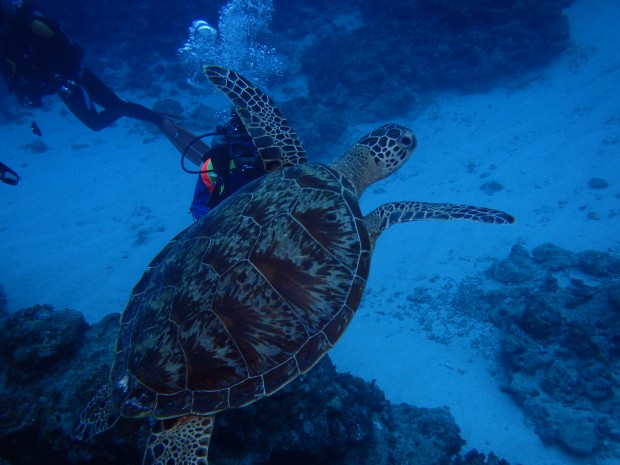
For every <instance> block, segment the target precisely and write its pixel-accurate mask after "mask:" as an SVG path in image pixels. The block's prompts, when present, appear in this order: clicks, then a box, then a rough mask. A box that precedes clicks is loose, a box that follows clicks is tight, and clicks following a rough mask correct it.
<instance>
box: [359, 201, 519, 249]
mask: <svg viewBox="0 0 620 465" xmlns="http://www.w3.org/2000/svg"><path fill="white" fill-rule="evenodd" d="M424 220H470V221H480V222H482V223H490V224H512V223H514V222H515V218H514V217H513V216H512V215H510V214H509V213H506V212H503V211H500V210H494V209H492V208H485V207H474V206H472V205H453V204H449V203H427V202H390V203H386V204H383V205H381V206H380V207H377V208H376V209H374V210H373V211H371V212H370V213H369V214H368V215H366V216H365V217H364V222H365V223H366V226H367V227H368V230H369V232H370V237H371V238H372V240H373V241H374V240H376V239H377V237H379V235H380V234H381V233H382V232H383V231H384V230H386V229H387V228H389V227H390V226H392V225H393V224H399V223H406V222H408V221H424Z"/></svg>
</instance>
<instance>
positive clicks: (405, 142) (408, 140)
mask: <svg viewBox="0 0 620 465" xmlns="http://www.w3.org/2000/svg"><path fill="white" fill-rule="evenodd" d="M401 142H402V143H403V144H404V145H406V146H409V145H411V138H410V137H407V136H405V137H403V138H402V139H401Z"/></svg>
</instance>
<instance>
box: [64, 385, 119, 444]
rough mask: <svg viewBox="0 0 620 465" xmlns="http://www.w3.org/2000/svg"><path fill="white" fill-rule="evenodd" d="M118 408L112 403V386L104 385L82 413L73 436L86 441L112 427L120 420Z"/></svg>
mask: <svg viewBox="0 0 620 465" xmlns="http://www.w3.org/2000/svg"><path fill="white" fill-rule="evenodd" d="M118 418H119V414H118V410H117V409H116V408H114V406H113V405H112V398H111V395H110V386H109V385H108V384H105V385H103V386H102V387H101V388H100V389H99V390H98V391H97V392H96V394H95V396H94V397H93V398H92V400H91V401H90V402H89V403H88V405H86V408H84V410H83V411H82V413H81V414H80V417H79V418H78V420H77V422H76V424H75V427H74V428H73V437H75V438H76V439H79V440H80V441H84V440H86V439H90V438H92V437H93V436H95V435H97V434H99V433H101V432H103V431H106V430H108V429H110V428H112V427H113V426H114V425H115V424H116V422H117V421H118Z"/></svg>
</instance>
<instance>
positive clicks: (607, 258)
mask: <svg viewBox="0 0 620 465" xmlns="http://www.w3.org/2000/svg"><path fill="white" fill-rule="evenodd" d="M577 262H578V266H579V269H580V270H581V271H582V272H584V273H585V274H589V275H591V276H610V275H618V274H620V259H618V258H616V257H612V256H611V255H609V254H608V253H605V252H600V251H598V250H585V251H583V252H579V253H578V254H577Z"/></svg>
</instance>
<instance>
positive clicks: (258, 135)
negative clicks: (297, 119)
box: [204, 66, 308, 173]
mask: <svg viewBox="0 0 620 465" xmlns="http://www.w3.org/2000/svg"><path fill="white" fill-rule="evenodd" d="M204 72H205V74H206V76H207V79H208V80H209V82H211V84H213V85H214V86H215V87H217V88H218V89H219V90H220V91H221V92H222V93H223V94H224V95H226V97H228V98H229V99H230V101H231V102H232V104H233V105H234V106H235V111H236V112H237V114H238V115H239V118H241V121H242V122H243V125H244V126H245V128H246V129H247V131H248V133H249V134H250V136H251V137H252V141H253V142H254V145H255V146H256V149H257V150H258V154H259V155H260V157H261V159H262V160H263V165H264V167H265V171H266V172H268V173H269V172H271V171H278V170H281V169H283V168H286V167H287V166H294V165H300V164H302V163H306V162H307V161H308V157H307V156H306V151H305V150H304V148H303V146H302V145H301V141H300V140H299V137H298V136H297V134H296V133H295V131H294V130H293V129H292V128H291V127H290V125H289V124H288V121H286V118H284V116H283V115H282V112H281V111H280V109H279V108H278V107H277V106H276V104H275V102H274V101H273V100H272V99H271V97H269V96H268V95H267V94H265V93H264V92H263V91H262V90H260V89H259V88H258V87H256V86H255V85H254V84H252V83H251V82H250V81H249V80H247V79H246V78H244V77H243V76H241V75H240V74H238V73H236V72H234V71H232V70H230V69H226V68H222V67H220V66H205V68H204Z"/></svg>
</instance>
